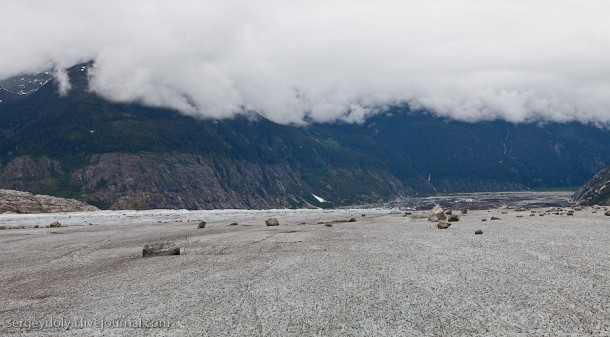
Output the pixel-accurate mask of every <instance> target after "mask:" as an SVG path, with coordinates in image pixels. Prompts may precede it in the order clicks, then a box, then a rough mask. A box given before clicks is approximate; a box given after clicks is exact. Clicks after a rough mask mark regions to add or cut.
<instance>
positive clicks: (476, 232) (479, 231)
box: [474, 229, 483, 235]
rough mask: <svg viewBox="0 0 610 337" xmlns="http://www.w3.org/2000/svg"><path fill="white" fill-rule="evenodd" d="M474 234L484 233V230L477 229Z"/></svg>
mask: <svg viewBox="0 0 610 337" xmlns="http://www.w3.org/2000/svg"><path fill="white" fill-rule="evenodd" d="M474 234H477V235H478V234H483V231H482V230H480V229H479V230H477V231H475V232H474Z"/></svg>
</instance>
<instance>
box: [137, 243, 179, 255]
mask: <svg viewBox="0 0 610 337" xmlns="http://www.w3.org/2000/svg"><path fill="white" fill-rule="evenodd" d="M163 255H180V247H178V246H176V244H175V243H173V242H164V243H153V244H149V245H146V246H144V249H143V250H142V256H143V257H149V256H163Z"/></svg>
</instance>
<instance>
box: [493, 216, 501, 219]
mask: <svg viewBox="0 0 610 337" xmlns="http://www.w3.org/2000/svg"><path fill="white" fill-rule="evenodd" d="M490 220H502V219H500V218H498V217H495V216H492V217H491V219H490Z"/></svg>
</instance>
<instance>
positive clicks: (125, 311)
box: [0, 207, 610, 336]
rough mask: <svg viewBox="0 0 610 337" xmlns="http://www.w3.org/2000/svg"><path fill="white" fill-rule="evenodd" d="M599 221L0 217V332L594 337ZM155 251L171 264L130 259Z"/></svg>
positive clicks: (604, 271)
mask: <svg viewBox="0 0 610 337" xmlns="http://www.w3.org/2000/svg"><path fill="white" fill-rule="evenodd" d="M605 212H606V210H605V209H604V208H603V207H599V208H597V209H596V208H584V209H582V210H575V211H574V212H573V215H568V210H567V209H548V208H544V209H531V210H526V209H523V210H520V211H516V210H514V209H492V210H480V211H468V213H466V214H461V212H459V211H457V212H456V211H455V210H454V214H457V215H459V217H460V219H459V221H457V222H451V223H450V224H451V225H450V227H449V228H448V229H442V230H441V229H437V222H431V221H428V213H429V212H428V211H413V212H411V214H405V212H404V211H400V212H399V211H391V210H387V209H367V210H361V209H357V210H356V209H354V210H276V211H274V210H270V211H193V212H188V211H168V210H157V211H112V212H111V211H103V212H89V213H61V214H33V215H17V214H9V215H0V224H1V225H3V226H5V227H6V229H5V230H0V246H1V247H2V252H3V254H2V264H1V265H2V268H0V287H1V288H2V289H3V291H2V292H0V334H2V335H21V334H23V335H26V336H55V335H62V336H122V335H136V336H137V335H141V336H144V335H147V336H148V335H158V336H164V335H170V336H206V335H207V336H219V335H234V336H250V335H253V336H307V335H321V336H335V335H340V336H371V335H373V336H380V335H387V336H399V335H405V336H455V335H487V336H506V335H525V336H530V335H532V336H539V335H573V336H576V335H578V336H581V335H601V336H608V335H610V301H609V300H608V299H609V298H610V260H609V259H608V256H609V255H610V231H609V230H608V226H609V225H610V216H606V215H605V214H604V213H605ZM362 214H366V216H362ZM270 217H275V218H277V219H278V220H279V222H280V225H279V226H277V227H267V226H265V220H267V219H268V218H270ZM492 217H497V218H499V220H491V218H492ZM351 218H354V219H355V220H356V221H355V222H348V220H349V219H351ZM483 219H485V220H486V221H482V220H483ZM202 220H204V221H206V225H205V228H202V229H198V228H197V227H199V224H200V222H201V221H202ZM53 222H59V223H60V224H61V225H60V227H54V228H46V226H48V225H50V224H51V223H53ZM232 223H233V225H231V224H232ZM234 223H237V224H234ZM35 226H38V227H42V228H34V227H35ZM55 226H57V224H55ZM477 230H482V231H483V234H482V235H475V231H477ZM168 241H172V242H174V243H175V244H176V245H178V246H180V248H181V253H182V254H181V255H175V256H156V257H147V258H144V257H142V249H143V247H144V246H145V245H147V244H150V243H157V242H168ZM53 325H54V326H53ZM108 325H110V326H108ZM128 325H129V326H128ZM165 325H169V327H166V326H165ZM102 326H103V327H102ZM158 326H161V327H158Z"/></svg>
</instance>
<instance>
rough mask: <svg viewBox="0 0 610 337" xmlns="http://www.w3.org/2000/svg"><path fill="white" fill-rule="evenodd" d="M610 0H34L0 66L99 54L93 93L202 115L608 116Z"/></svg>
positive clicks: (14, 11)
mask: <svg viewBox="0 0 610 337" xmlns="http://www.w3.org/2000/svg"><path fill="white" fill-rule="evenodd" d="M608 13H610V3H609V2H608V1H606V0H588V1H585V2H583V1H577V0H558V1H552V2H551V1H548V0H497V1H483V0H459V1H458V0H435V1H414V0H410V1H409V0H402V1H398V0H349V1H348V0H308V1H304V0H294V1H279V0H260V1H245V0H226V1H222V2H219V1H202V0H199V1H189V0H183V1H179V2H169V1H152V0H132V1H124V0H121V1H117V0H106V1H95V2H82V1H75V0H56V1H43V0H30V1H13V2H11V3H9V4H4V5H3V10H2V11H1V12H0V32H1V33H0V45H2V46H3V48H2V49H3V52H2V53H0V78H1V77H7V76H10V75H15V74H18V73H22V72H31V71H37V70H42V69H49V68H53V67H67V66H70V65H72V64H75V63H77V62H83V61H88V60H91V59H95V60H96V67H95V68H94V69H93V71H92V72H91V76H92V77H91V81H92V86H91V87H92V90H94V91H96V92H97V93H99V94H101V95H103V96H105V97H107V98H110V99H113V100H116V101H137V102H142V103H144V104H147V105H151V106H162V107H171V108H176V109H179V110H181V111H183V112H184V113H187V114H191V115H198V116H204V117H209V118H224V117H231V116H233V115H235V114H236V113H242V112H247V111H257V112H259V113H261V114H262V115H264V116H266V117H267V118H269V119H272V120H274V121H276V122H280V123H303V122H304V121H310V120H313V121H317V122H332V121H337V120H347V121H351V122H360V121H362V120H364V119H365V118H366V117H368V116H370V115H371V114H374V113H377V112H379V111H380V110H383V108H384V107H387V106H391V105H394V104H404V103H407V104H410V105H411V106H412V107H416V108H424V109H429V110H432V111H434V113H436V114H438V115H442V116H447V117H451V118H455V119H459V120H466V121H478V120H492V119H504V120H508V121H512V122H527V121H559V122H566V121H581V122H585V123H588V122H596V123H610V62H608V60H610V42H609V41H610V20H608Z"/></svg>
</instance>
